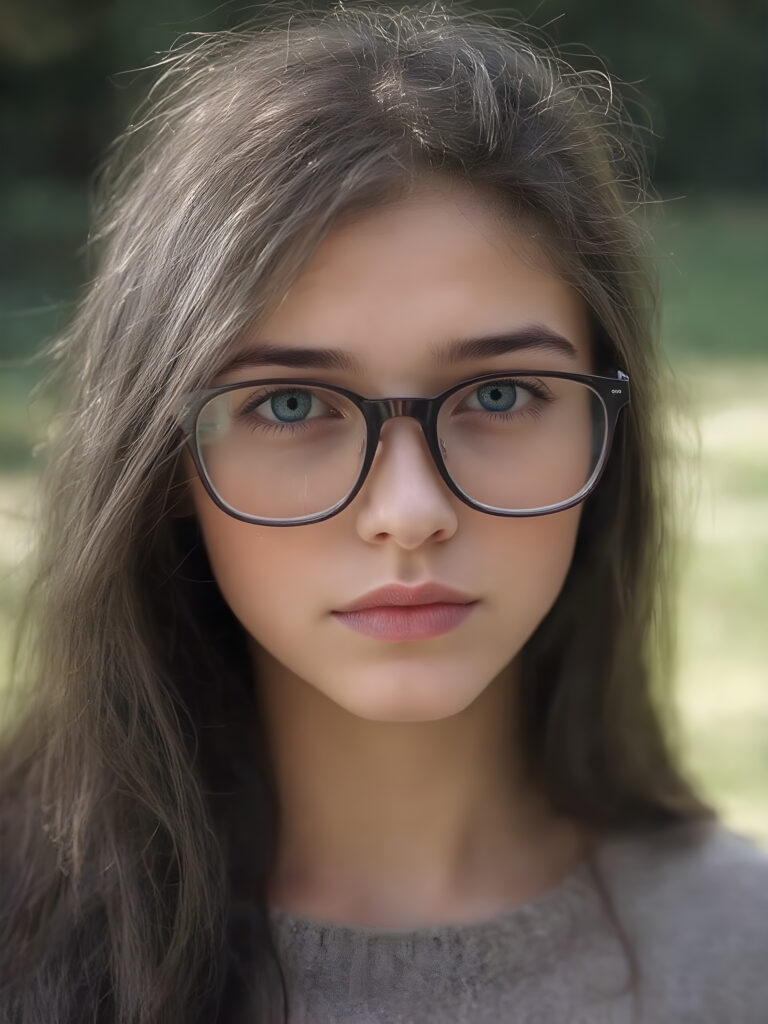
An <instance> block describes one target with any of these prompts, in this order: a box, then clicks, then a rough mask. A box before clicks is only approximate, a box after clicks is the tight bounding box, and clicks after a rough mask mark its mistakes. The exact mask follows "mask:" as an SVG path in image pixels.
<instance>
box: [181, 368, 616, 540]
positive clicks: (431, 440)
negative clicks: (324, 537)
mask: <svg viewBox="0 0 768 1024" xmlns="http://www.w3.org/2000/svg"><path fill="white" fill-rule="evenodd" d="M609 372H610V373H613V374H615V376H601V375H599V374H593V373H572V372H567V371H564V370H521V369H515V370H501V371H499V370H494V371H492V372H489V373H483V374H480V375H479V376H477V377H468V378H466V379H465V380H462V381H459V383H458V384H452V385H451V387H449V388H447V389H446V390H445V391H440V392H439V393H438V394H436V395H432V396H431V397H429V398H413V397H407V398H365V397H363V396H362V395H359V394H357V393H356V392H355V391H350V390H348V389H347V388H343V387H340V386H339V385H336V384H329V383H328V382H327V381H323V380H311V379H308V378H297V377H270V378H260V377H259V378H256V379H253V380H246V381H238V382H237V383H235V384H221V385H219V386H217V387H213V388H200V389H198V390H196V391H190V392H187V393H186V394H185V395H184V396H183V398H182V400H183V403H184V404H183V407H182V409H181V412H180V413H179V415H178V420H177V422H178V425H179V427H180V429H181V432H182V435H183V436H184V440H185V443H186V445H187V448H188V449H189V452H190V455H191V456H192V461H193V462H194V464H195V468H196V470H197V473H198V475H199V477H200V480H201V482H202V484H203V486H204V487H205V489H206V491H207V492H208V494H209V495H210V497H211V499H212V500H213V501H214V502H215V504H216V505H218V507H219V508H220V509H221V510H222V511H223V512H226V513H227V514H228V515H230V516H232V517H233V518H234V519H239V520H241V521H242V522H244V523H253V524H254V525H259V526H304V525H306V524H308V523H318V522H322V521H324V520H326V519H330V518H331V517H332V516H335V515H338V514H339V512H342V511H343V510H344V509H345V508H347V506H348V505H350V504H351V503H352V502H353V501H354V499H355V497H356V496H357V494H358V493H359V492H360V490H361V488H362V486H363V484H364V483H365V481H366V478H367V476H368V473H369V471H370V468H371V466H372V464H373V459H374V456H375V454H376V450H377V448H378V446H379V438H380V434H381V428H382V427H383V425H384V424H385V423H386V421H387V420H389V419H392V418H393V417H395V416H410V417H412V418H413V419H415V420H417V422H418V423H419V424H420V425H421V429H422V431H423V433H424V437H425V439H426V442H427V447H428V448H429V451H430V453H431V455H432V458H433V461H434V463H435V465H436V466H437V469H438V472H439V473H440V476H441V477H442V478H443V480H444V481H445V483H446V485H447V486H448V488H449V490H450V491H451V492H452V493H453V494H455V495H456V497H457V498H459V499H460V500H461V501H463V502H464V503H465V504H466V505H468V506H469V507H470V508H473V509H475V510H477V511H478V512H485V513H486V514H487V515H496V516H505V517H512V518H514V517H528V516H542V515H550V514H551V513H553V512H562V511H564V510H565V509H567V508H571V507H573V506H574V505H578V504H579V503H580V502H582V501H584V499H585V498H587V497H588V496H589V495H590V494H591V493H592V491H594V489H595V487H597V485H598V483H599V481H600V477H601V476H602V475H603V471H604V469H605V466H606V463H607V461H608V455H609V453H610V450H611V446H612V444H613V436H614V433H615V430H616V424H617V422H618V419H619V413H620V412H621V410H622V409H623V408H624V406H625V405H629V398H630V392H629V377H628V376H627V374H626V373H624V372H623V371H622V370H618V369H611V370H610V371H609ZM517 376H521V377H557V378H561V379H563V380H575V381H579V382H580V383H582V384H586V385H587V386H588V387H590V388H591V389H592V390H593V391H594V392H595V393H596V394H597V396H598V397H599V398H600V400H601V402H602V404H603V408H604V409H605V413H606V432H605V438H604V440H603V448H602V451H601V452H600V457H599V459H598V462H597V466H596V467H595V469H594V470H593V472H592V476H591V477H590V479H589V480H588V481H587V483H586V484H585V485H584V487H583V488H582V490H581V491H579V493H578V494H577V495H575V496H574V497H573V498H570V499H569V500H568V501H565V502H562V503H561V504H558V505H553V506H546V507H544V508H542V509H518V510H512V511H509V510H506V509H505V510H502V509H498V508H495V507H493V506H488V505H483V504H481V503H480V502H477V501H474V499H472V498H471V497H470V496H469V495H468V494H465V493H464V491H462V490H461V488H460V487H459V485H458V484H457V483H456V482H455V480H454V479H453V478H452V477H451V475H450V473H449V472H448V469H447V467H446V465H445V462H444V460H443V456H442V453H441V452H440V444H439V439H438V436H437V417H438V414H439V412H440V407H441V406H442V404H443V402H445V401H446V400H447V399H448V398H450V396H451V395H453V394H454V393H455V392H456V391H460V390H462V389H463V388H465V387H467V386H468V385H470V384H476V383H477V384H481V383H483V382H485V381H501V380H505V379H506V378H508V377H517ZM273 384H289V385H293V386H295V387H319V388H324V389H325V390H326V391H333V392H335V393H337V394H339V395H342V396H343V397H344V398H346V399H347V400H348V401H350V402H352V404H353V405H356V406H357V408H358V409H359V410H360V411H361V412H362V414H363V416H364V418H365V422H366V427H367V443H366V450H365V455H364V457H363V462H362V465H361V467H360V473H359V476H358V479H357V482H356V483H355V485H354V487H353V488H352V490H351V491H350V492H349V493H348V494H347V496H346V497H345V498H343V499H342V500H341V501H340V502H339V503H338V504H336V505H334V506H333V507H332V508H331V509H326V510H325V511H324V512H319V513H317V514H315V515H312V516H302V517H300V518H293V519H267V518H264V517H263V516H254V515H249V514H248V513H246V512H240V511H239V510H238V509H235V508H233V507H232V506H231V505H229V504H227V502H226V501H224V499H223V498H222V497H221V495H220V494H219V493H218V492H217V491H216V489H215V487H214V486H213V484H212V482H211V480H210V479H209V477H208V473H207V472H206V469H205V466H204V464H203V460H202V458H201V456H200V451H199V447H198V443H197V418H198V416H199V415H200V412H201V411H202V409H203V406H204V405H205V404H206V403H207V402H209V401H210V400H211V399H212V398H214V397H215V396H216V395H221V394H224V392H227V391H237V390H239V389H240V388H252V387H255V386H259V387H260V386H266V385H273Z"/></svg>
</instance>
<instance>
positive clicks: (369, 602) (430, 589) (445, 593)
mask: <svg viewBox="0 0 768 1024" xmlns="http://www.w3.org/2000/svg"><path fill="white" fill-rule="evenodd" d="M475 600H476V598H474V597H472V596H471V595H470V594H465V593H463V592H462V591H460V590H456V589H454V588H453V587H448V586H446V585H445V584H442V583H435V582H431V581H427V582H425V583H419V584H417V585H416V586H406V585H405V584H403V583H387V584H385V585H384V586H382V587H377V589H376V590H370V591H369V592H368V593H367V594H363V595H362V597H358V598H356V599H355V600H354V601H351V602H350V603H349V604H347V605H345V606H344V607H343V608H338V609H337V611H339V612H356V611H360V610H361V609H364V608H386V607H413V606H416V605H430V604H471V603H473V602H474V601H475Z"/></svg>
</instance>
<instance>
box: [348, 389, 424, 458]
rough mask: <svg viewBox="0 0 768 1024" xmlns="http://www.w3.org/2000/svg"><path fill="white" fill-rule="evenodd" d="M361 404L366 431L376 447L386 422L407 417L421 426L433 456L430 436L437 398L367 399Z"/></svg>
mask: <svg viewBox="0 0 768 1024" xmlns="http://www.w3.org/2000/svg"><path fill="white" fill-rule="evenodd" d="M361 404H362V406H363V412H364V414H365V418H366V420H367V421H368V430H369V431H370V432H372V433H373V435H374V441H375V444H376V445H378V442H379V438H380V435H381V429H382V427H383V426H384V424H385V423H386V422H387V421H388V420H391V419H396V418H398V417H400V416H409V417H412V418H413V419H415V420H416V421H417V422H418V423H419V425H420V426H421V430H422V433H423V434H424V437H425V438H426V441H427V445H428V446H429V449H430V451H432V453H433V455H434V439H433V437H432V436H431V435H432V434H433V429H432V428H433V427H434V420H435V416H436V413H437V406H438V404H439V398H438V399H435V398H367V399H363V401H362V403H361Z"/></svg>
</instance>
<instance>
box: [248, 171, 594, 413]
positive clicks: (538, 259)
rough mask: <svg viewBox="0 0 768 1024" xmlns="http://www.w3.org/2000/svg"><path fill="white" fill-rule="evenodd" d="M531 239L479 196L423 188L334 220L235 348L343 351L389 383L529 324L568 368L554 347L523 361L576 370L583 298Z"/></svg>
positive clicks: (585, 344) (522, 225)
mask: <svg viewBox="0 0 768 1024" xmlns="http://www.w3.org/2000/svg"><path fill="white" fill-rule="evenodd" d="M542 241H543V235H542V232H541V229H540V228H538V227H537V226H536V225H535V224H533V223H532V222H530V221H528V222H524V221H517V220H516V221H513V220H512V219H511V217H510V216H509V215H508V214H506V213H505V211H503V210H502V208H501V206H500V204H499V203H498V202H495V201H494V200H493V199H492V198H491V197H490V196H486V195H484V194H481V193H479V192H477V191H476V190H473V189H471V188H469V187H468V186H462V185H455V184H448V185H446V184H430V185H429V186H425V187H422V188H421V189H419V190H416V191H414V192H413V193H412V194H410V195H409V196H407V197H406V198H404V199H399V200H397V201H395V202H392V203H388V204H387V205H384V206H381V207H379V208H376V209H373V210H370V211H366V212H365V213H363V214H359V213H358V214H356V215H355V216H348V217H347V218H345V219H344V220H342V221H340V222H338V223H337V224H336V225H335V226H334V227H333V228H332V229H331V231H330V232H329V233H328V234H327V235H326V236H325V238H324V239H323V241H322V242H321V243H320V245H319V246H318V248H317V249H316V251H315V253H314V254H313V256H312V257H311V259H310V260H309V262H308V263H307V264H306V265H305V267H304V269H303V271H302V273H301V274H300V275H299V277H298V278H297V279H296V280H295V281H294V283H293V284H292V285H291V287H290V288H289V289H288V291H287V293H286V294H285V296H284V297H283V298H282V300H281V302H280V303H279V305H278V306H277V307H276V308H274V309H273V310H272V311H271V312H270V313H269V314H268V315H267V316H266V317H264V318H262V320H261V321H260V323H259V324H258V327H257V328H255V329H254V330H253V331H251V332H250V333H249V335H248V336H247V337H246V338H245V339H244V344H243V346H241V348H244V349H245V350H246V351H247V349H248V345H249V344H251V345H252V344H253V343H258V342H264V341H267V342H269V343H270V344H274V345H280V346H281V347H289V348H306V347H307V346H317V347H329V348H335V349H343V350H345V351H346V352H349V353H350V355H352V356H354V357H355V362H356V363H357V364H359V365H360V366H362V367H364V368H365V369H366V371H369V372H370V375H371V376H372V377H375V378H377V379H379V380H380V379H381V378H382V376H383V377H384V378H386V379H387V380H389V381H390V382H391V384H390V386H391V387H392V388H395V387H396V382H397V381H398V380H399V381H401V382H402V383H403V384H405V380H406V378H407V379H411V380H412V379H413V375H414V374H428V373H430V372H431V371H432V370H433V369H434V368H435V351H436V349H437V348H438V347H439V346H440V345H441V344H442V343H445V342H447V341H450V340H452V339H457V338H465V339H466V338H475V337H483V336H489V335H496V334H500V333H503V332H509V331H513V330H515V329H519V328H523V327H531V326H533V325H539V326H543V327H546V328H549V329H550V330H551V331H553V332H556V333H558V334H560V335H562V336H563V337H565V338H567V339H568V340H569V341H570V342H571V344H572V345H573V347H574V348H575V349H576V351H577V353H578V365H577V364H575V363H574V362H573V361H571V360H567V359H564V358H563V356H562V354H560V355H559V354H558V353H557V351H556V350H555V349H554V348H551V349H549V350H544V349H543V350H542V351H541V353H539V352H538V351H536V352H535V354H533V353H530V352H529V353H525V354H524V357H523V359H522V362H523V364H525V365H528V366H530V367H532V368H538V369H546V368H549V367H551V368H553V369H558V368H561V369H570V370H586V369H587V368H588V363H589V359H590V337H589V323H588V317H587V311H586V307H585V304H584V303H583V300H582V299H581V298H580V296H579V295H578V293H577V292H576V291H575V289H574V288H572V287H571V286H570V285H569V284H568V283H567V282H565V281H564V280H563V279H562V278H561V277H560V276H559V275H558V274H557V272H556V271H555V269H554V267H553V266H552V264H551V262H550V261H549V259H548V258H547V256H546V254H545V251H544V248H543V245H542ZM520 362H521V356H520V355H517V356H516V357H514V358H512V357H510V356H507V357H506V363H507V364H514V363H517V364H518V365H520ZM482 370H483V367H479V372H482ZM393 393H394V392H393Z"/></svg>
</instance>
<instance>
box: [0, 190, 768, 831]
mask: <svg viewBox="0 0 768 1024" xmlns="http://www.w3.org/2000/svg"><path fill="white" fill-rule="evenodd" d="M655 233H656V237H657V239H658V246H659V252H660V258H661V270H662V281H663V288H664V307H663V308H664V317H663V325H664V327H663V335H664V341H665V345H666V348H667V351H668V353H669V357H670V361H671V363H672V365H673V368H674V370H675V372H676V375H677V378H678V380H679V382H680V384H681V385H682V387H683V389H684V391H685V392H686V393H687V395H688V398H689V402H690V407H691V409H692V411H693V413H694V414H695V416H696V418H697V422H698V425H699V433H700V437H701V460H700V463H699V462H698V461H697V459H696V456H695V455H694V454H693V453H691V454H690V458H691V459H692V460H693V462H692V467H693V469H694V471H695V478H696V479H697V481H698V499H697V501H696V502H695V504H694V506H693V508H692V510H691V522H692V534H691V542H690V545H689V546H688V547H687V548H686V556H685V563H684V568H685V571H684V575H683V580H682V586H681V592H680V636H679V652H680V656H679V674H678V678H677V679H676V680H673V681H672V684H673V687H674V691H675V694H676V699H677V703H678V706H679V709H680V715H681V722H682V737H681V739H682V749H681V751H680V754H681V758H682V760H683V762H684V764H685V766H686V768H687V769H688V771H689V774H691V775H692V776H693V777H694V779H695V780H697V781H698V782H699V784H700V786H701V788H702V790H703V791H704V794H705V795H706V796H707V797H708V798H709V799H710V800H711V801H712V802H713V803H714V804H715V806H716V807H717V808H718V809H719V810H720V811H721V813H722V815H723V818H724V820H725V821H726V823H727V824H728V825H730V827H732V828H734V829H736V830H737V831H741V832H743V833H745V834H747V835H751V836H753V837H754V838H756V839H757V840H758V841H759V842H761V843H762V844H763V845H765V846H766V847H768V630H766V628H765V627H766V612H768V457H767V456H766V452H767V451H768V343H767V342H766V338H768V330H766V327H765V321H766V319H768V317H766V308H765V307H766V304H765V300H764V290H765V289H764V284H763V283H762V282H761V280H760V274H761V269H760V268H761V267H762V272H763V273H764V269H765V266H766V265H768V259H767V258H766V257H768V201H766V200H764V199H763V200H752V201H749V202H746V201H743V200H720V201H718V202H715V201H710V202H706V203H703V204H700V205H697V206H693V205H690V206H688V205H685V206H684V205H683V204H675V203H671V204H668V205H667V206H666V208H665V209H664V210H663V220H662V222H661V223H659V224H658V225H657V227H656V230H655ZM28 384H29V380H28V379H26V380H25V381H24V382H22V384H21V385H20V386H17V387H16V389H15V390H14V385H13V381H12V380H11V379H10V378H7V379H6V381H5V383H4V384H1V383H0V397H2V398H3V401H2V402H0V408H1V409H2V410H3V412H2V416H3V418H4V422H7V423H9V424H10V423H13V424H14V427H13V442H12V444H9V449H8V451H7V452H6V455H7V456H8V457H7V458H5V462H4V471H3V466H0V526H1V527H2V529H0V673H1V672H2V667H3V665H4V663H5V658H6V652H7V643H8V636H9V627H10V622H11V620H12V618H13V614H14V610H15V606H16V600H17V596H18V592H19V588H20V586H21V585H22V582H23V578H22V577H23V569H22V567H21V562H22V556H23V554H24V552H25V550H26V548H27V544H28V538H29V536H30V531H29V522H28V519H27V516H26V514H25V513H26V512H27V510H28V509H29V507H30V505H31V496H32V494H33V489H34V482H35V472H34V468H32V465H33V464H31V463H30V460H29V458H28V457H25V453H28V452H29V450H30V447H31V444H32V440H30V438H33V439H34V438H36V437H39V434H40V427H39V423H40V420H41V419H44V415H43V413H44V410H43V411H42V413H41V412H40V410H38V411H37V412H34V410H27V409H26V402H25V397H24V396H25V395H26V393H27V392H28ZM688 440H689V439H686V440H685V441H684V442H681V443H684V444H685V443H688ZM0 459H2V452H0Z"/></svg>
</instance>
